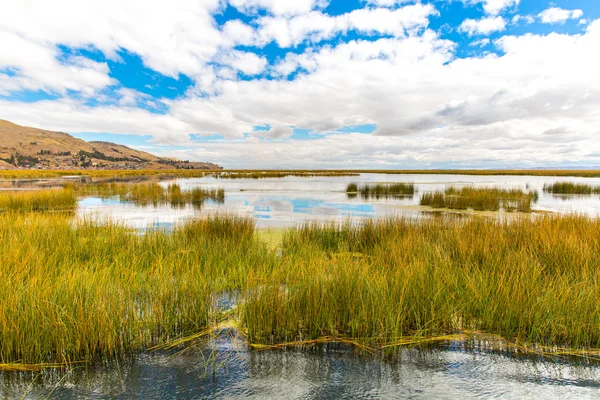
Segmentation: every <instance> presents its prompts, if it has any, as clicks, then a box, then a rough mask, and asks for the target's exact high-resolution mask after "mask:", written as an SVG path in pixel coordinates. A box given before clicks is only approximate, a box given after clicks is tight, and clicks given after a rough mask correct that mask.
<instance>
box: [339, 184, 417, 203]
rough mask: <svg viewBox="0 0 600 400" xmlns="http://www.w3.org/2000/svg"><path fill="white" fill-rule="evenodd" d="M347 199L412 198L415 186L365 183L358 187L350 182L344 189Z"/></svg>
mask: <svg viewBox="0 0 600 400" xmlns="http://www.w3.org/2000/svg"><path fill="white" fill-rule="evenodd" d="M346 194H347V195H348V196H349V197H351V198H352V197H356V196H357V195H360V196H361V197H362V198H363V199H365V200H368V199H370V198H375V199H381V198H388V197H403V196H412V195H414V194H415V185H414V184H412V183H402V182H399V183H365V184H363V185H358V184H357V183H354V182H351V183H349V184H348V186H347V187H346Z"/></svg>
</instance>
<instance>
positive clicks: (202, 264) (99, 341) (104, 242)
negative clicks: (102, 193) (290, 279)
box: [0, 214, 274, 369]
mask: <svg viewBox="0 0 600 400" xmlns="http://www.w3.org/2000/svg"><path fill="white" fill-rule="evenodd" d="M273 260H274V259H273V257H272V256H271V255H270V254H269V253H268V252H267V251H266V250H265V246H264V245H263V244H262V243H260V242H259V241H257V240H256V239H255V237H254V224H253V222H252V221H251V220H248V219H244V218H238V217H233V216H213V217H210V218H207V219H203V220H198V221H193V222H190V223H188V224H185V225H181V226H178V227H176V228H175V229H174V230H173V231H172V232H165V231H160V230H156V231H149V232H147V233H144V234H142V235H140V234H138V233H137V232H133V231H130V230H129V229H127V228H125V227H123V226H119V225H117V224H113V223H107V224H96V223H91V222H85V221H83V222H74V221H73V220H72V219H70V218H67V217H64V216H60V215H47V214H35V215H34V214H3V215H0V293H2V301H1V302H0V366H1V365H7V366H10V367H11V368H12V369H18V366H19V365H23V366H26V367H28V368H34V367H35V366H36V365H56V364H57V363H58V364H61V365H62V364H65V363H73V362H77V361H81V360H85V361H93V360H107V359H113V358H118V357H122V356H124V355H126V354H131V353H132V352H136V351H139V350H142V349H144V348H146V347H148V346H154V345H159V344H161V343H163V342H167V341H170V340H173V339H176V338H178V337H182V336H187V335H188V334H190V333H192V332H197V331H200V330H202V329H204V328H205V327H207V326H209V325H210V324H211V323H212V321H213V318H218V314H219V311H218V310H217V309H216V308H215V307H216V306H215V298H216V296H217V295H218V294H219V293H221V292H223V291H226V290H231V289H232V288H239V287H242V286H243V285H244V284H245V280H246V274H247V272H248V271H249V270H250V266H252V269H253V271H254V273H256V274H263V275H264V272H262V269H263V268H272V266H273Z"/></svg>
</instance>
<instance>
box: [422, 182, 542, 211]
mask: <svg viewBox="0 0 600 400" xmlns="http://www.w3.org/2000/svg"><path fill="white" fill-rule="evenodd" d="M537 199H538V194H537V192H535V191H527V192H524V191H522V190H519V189H499V188H476V187H471V186H468V187H460V188H457V187H453V186H451V187H448V188H446V189H445V190H444V191H436V192H430V193H423V194H422V195H421V200H420V204H421V205H422V206H430V207H433V208H449V209H455V210H467V209H473V210H476V211H498V210H500V209H503V210H505V211H519V212H531V205H532V203H535V202H536V201H537Z"/></svg>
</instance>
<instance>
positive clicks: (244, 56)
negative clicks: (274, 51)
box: [219, 50, 267, 75]
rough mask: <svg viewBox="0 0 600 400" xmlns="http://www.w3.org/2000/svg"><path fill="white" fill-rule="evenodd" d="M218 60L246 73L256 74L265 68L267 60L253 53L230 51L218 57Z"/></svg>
mask: <svg viewBox="0 0 600 400" xmlns="http://www.w3.org/2000/svg"><path fill="white" fill-rule="evenodd" d="M219 62H220V63H222V64H225V65H229V66H231V67H232V68H234V69H236V70H238V71H241V72H243V73H244V74H246V75H258V74H260V73H261V72H263V71H264V70H265V67H266V66H267V60H266V59H265V58H264V57H259V56H257V55H256V54H254V53H249V52H244V51H238V50H234V51H230V52H228V53H226V54H224V55H223V56H222V57H220V58H219Z"/></svg>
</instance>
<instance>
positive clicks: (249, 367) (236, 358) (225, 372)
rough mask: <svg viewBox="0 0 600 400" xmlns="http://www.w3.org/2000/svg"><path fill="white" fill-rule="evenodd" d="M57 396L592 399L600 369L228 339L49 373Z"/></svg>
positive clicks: (10, 388)
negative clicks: (272, 346) (267, 347)
mask: <svg viewBox="0 0 600 400" xmlns="http://www.w3.org/2000/svg"><path fill="white" fill-rule="evenodd" d="M28 379H29V378H28ZM60 379H62V381H60V382H59V381H57V380H60ZM24 380H25V379H24V377H22V379H21V381H24ZM19 381H20V380H19V379H15V378H14V377H13V378H11V379H5V380H4V383H5V384H6V385H5V386H0V387H2V388H3V389H0V396H5V397H11V396H13V395H17V394H18V393H20V394H23V391H24V390H27V387H26V386H25V385H22V384H21V383H19ZM53 389H55V391H54V396H55V397H56V398H61V399H75V398H92V399H109V398H119V399H129V398H143V399H146V398H160V399H195V398H215V399H216V398H240V399H241V398H244V399H245V398H256V399H282V398H286V399H340V398H373V399H375V398H376V399H398V398H407V399H457V398H461V399H465V398H466V399H471V398H472V399H482V398H509V399H525V398H526V399H536V398H539V399H563V398H569V397H570V398H577V399H587V398H589V399H593V398H597V396H598V393H599V390H600V368H598V367H597V366H593V365H575V364H566V363H560V362H553V361H548V360H544V359H536V358H515V357H511V356H509V355H506V354H503V353H499V352H486V351H470V352H465V351H461V350H459V349H457V348H454V347H452V346H451V345H450V347H449V349H441V348H432V349H401V350H400V351H399V353H398V354H397V355H396V357H394V358H392V359H385V360H382V359H380V358H377V357H374V356H369V355H365V354H362V353H357V352H356V351H354V350H353V349H351V348H349V347H347V346H345V345H318V346H312V347H306V348H302V349H288V350H286V351H281V350H277V351H250V350H248V349H246V348H244V347H243V346H241V347H240V346H238V344H236V343H233V342H232V341H231V340H230V339H228V338H225V337H223V338H221V339H219V340H218V342H217V343H215V344H214V345H213V346H212V347H211V346H206V347H204V348H202V349H199V350H196V351H193V352H187V353H182V354H175V353H166V352H165V353H150V354H143V355H140V356H139V357H137V358H135V359H132V360H130V361H128V362H125V363H120V364H118V365H117V364H111V365H105V366H100V367H98V368H96V369H91V370H88V371H84V370H80V371H73V373H72V374H70V375H68V376H67V377H66V378H65V377H64V376H63V377H62V378H61V377H60V375H58V374H48V376H44V377H43V378H42V379H41V380H40V381H39V383H38V384H37V385H34V386H33V390H32V391H31V393H30V394H29V398H39V397H46V395H47V394H48V393H49V392H50V391H51V390H53ZM19 390H21V392H19Z"/></svg>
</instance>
